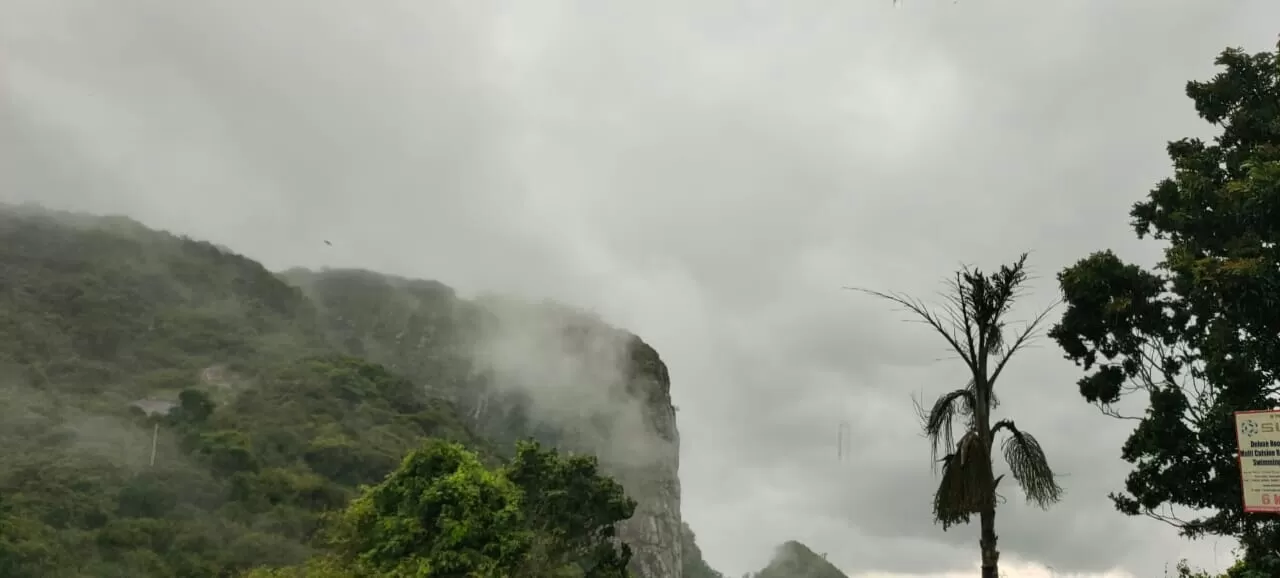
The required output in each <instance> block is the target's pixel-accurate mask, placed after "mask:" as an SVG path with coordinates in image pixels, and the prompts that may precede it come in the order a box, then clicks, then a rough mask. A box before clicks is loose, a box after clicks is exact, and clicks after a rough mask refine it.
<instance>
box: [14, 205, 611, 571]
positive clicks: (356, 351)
mask: <svg viewBox="0 0 1280 578" xmlns="http://www.w3.org/2000/svg"><path fill="white" fill-rule="evenodd" d="M286 279H288V280H290V281H291V282H286ZM0 285H3V288H4V290H3V291H0V443H3V444H4V446H5V459H4V460H0V576H5V577H6V578H8V577H12V578H23V577H28V576H30V577H40V578H64V577H65V578H73V577H74V578H79V577H95V578H97V577H108V578H109V577H121V578H125V577H128V578H141V577H174V578H177V577H183V578H187V577H191V578H199V577H202V576H204V577H214V576H234V575H237V574H238V573H241V572H243V571H247V570H249V569H251V568H254V567H264V566H269V567H291V566H296V565H298V564H310V565H311V568H310V570H309V571H308V572H307V575H309V576H322V575H324V574H323V572H329V573H330V575H333V576H341V575H344V574H343V572H348V571H349V570H350V567H349V565H347V566H343V565H337V562H340V561H344V560H346V559H344V558H342V557H341V556H343V555H347V554H349V553H350V552H351V551H352V550H350V549H347V550H343V549H340V548H339V549H333V548H331V547H330V546H332V544H330V543H328V542H324V541H317V539H318V538H319V537H320V536H321V535H322V534H323V532H322V530H323V529H325V528H334V527H340V526H334V525H333V524H332V523H327V522H326V520H328V519H330V518H331V517H332V516H333V515H334V513H336V512H344V516H345V518H344V519H346V520H348V521H352V520H359V519H360V518H359V516H357V515H356V514H355V513H357V512H368V511H370V510H367V509H365V510H362V509H360V508H361V507H362V506H361V504H369V503H372V502H373V501H376V496H379V495H385V493H386V492H387V491H389V490H388V489H387V488H388V487H389V486H388V484H392V485H394V484H396V483H401V484H402V485H403V484H410V483H428V484H429V483H434V482H433V480H435V481H439V480H436V478H434V477H432V475H433V474H432V472H431V471H430V470H429V469H428V470H422V471H418V472H417V473H415V474H413V475H409V474H406V473H405V470H404V468H405V467H410V466H411V465H413V464H416V463H418V462H416V461H414V460H415V458H412V457H411V458H409V459H407V460H406V459H405V456H406V454H408V453H409V452H411V451H412V450H414V449H415V448H420V447H422V444H423V441H424V440H429V439H430V440H447V441H454V442H459V443H461V444H463V445H464V446H465V447H466V448H468V449H467V451H466V452H464V453H465V459H463V458H459V459H463V461H464V462H465V463H466V464H472V463H473V462H474V464H472V465H466V467H463V466H459V468H457V470H458V471H460V470H466V471H467V472H469V473H468V474H467V475H469V476H471V478H469V479H470V480H472V481H475V482H476V484H480V482H485V483H488V482H492V487H493V488H495V491H498V490H501V492H499V493H500V494H503V495H506V494H511V495H512V496H515V498H514V501H512V504H514V506H513V507H517V508H518V516H517V518H518V524H517V525H518V529H517V530H513V532H514V533H513V534H511V535H505V534H504V536H506V537H505V538H504V539H507V540H511V539H514V537H518V536H527V538H526V539H525V540H526V542H527V547H528V553H529V554H531V555H526V556H523V557H521V558H520V560H521V563H524V564H531V565H537V567H538V568H556V571H559V570H558V569H559V568H563V567H564V566H566V565H569V564H571V563H573V564H586V565H588V566H590V567H591V568H594V569H596V570H595V571H596V573H595V574H581V575H590V576H613V575H617V574H610V573H609V572H615V571H616V569H617V568H618V566H619V564H623V565H625V561H626V558H627V556H628V554H627V553H626V552H625V551H615V550H613V549H612V548H609V549H607V550H606V549H601V548H600V547H599V546H600V544H602V543H604V542H608V541H609V540H610V539H611V538H612V534H611V532H612V531H613V530H612V526H611V525H610V526H609V527H608V528H607V529H606V528H603V527H602V526H601V525H599V524H596V525H590V524H587V521H590V520H597V519H606V518H607V519H609V520H617V519H622V518H626V517H628V516H630V514H631V510H630V509H629V507H630V506H627V504H628V503H629V502H627V501H625V500H624V499H622V494H621V488H620V486H618V485H617V484H616V483H614V482H613V481H612V480H610V479H609V478H607V477H604V476H602V475H600V474H599V472H597V470H596V465H595V462H594V460H593V459H590V458H586V457H574V458H568V459H565V458H561V457H558V456H557V455H556V454H554V453H552V452H548V451H544V450H541V449H538V447H537V446H523V448H524V449H521V450H520V451H518V452H515V451H512V449H511V448H512V447H513V446H512V444H511V442H512V441H514V440H515V439H519V438H521V437H524V436H527V435H530V434H531V433H536V432H534V431H533V429H534V428H530V427H529V426H528V424H526V423H521V422H519V420H512V421H513V424H512V425H511V427H510V428H508V429H507V430H505V431H504V432H503V433H504V434H505V436H506V437H505V438H504V439H501V440H497V442H490V441H488V440H486V439H483V438H482V437H481V436H480V435H479V434H478V433H477V432H476V431H475V430H474V428H473V427H472V425H471V423H470V422H469V421H468V419H467V416H465V415H464V412H463V411H461V409H460V406H459V403H461V402H462V401H465V400H466V395H468V394H469V393H471V392H473V391H475V390H476V389H478V388H479V387H480V386H482V385H483V380H484V379H485V376H484V374H483V372H479V371H476V369H475V367H473V366H472V365H471V364H470V363H469V361H468V359H467V358H466V355H465V349H466V347H467V345H468V343H469V342H470V341H469V340H473V339H475V337H476V335H477V332H478V331H480V330H481V329H483V326H484V322H485V320H484V312H483V310H482V308H480V307H478V306H474V305H472V304H469V303H468V302H465V301H463V300H460V299H456V298H455V297H454V296H453V293H452V291H450V290H449V289H448V288H447V287H444V286H443V285H439V284H437V283H433V282H422V281H407V280H397V279H391V278H384V277H381V276H378V275H374V274H370V273H364V272H351V271H336V272H325V273H308V272H301V271H291V272H289V273H288V274H287V275H283V276H277V275H274V274H272V273H271V272H269V271H267V270H266V269H264V268H263V267H262V266H261V265H260V264H258V263H256V262H254V261H252V260H249V259H246V258H244V257H241V256H239V255H235V254H233V253H231V252H229V251H226V250H224V249H221V248H219V247H216V246H213V245H211V244H208V243H203V242H197V241H193V240H190V239H186V238H180V237H175V236H173V235H169V234H167V233H161V232H157V231H153V230H150V229H147V228H145V227H143V226H142V225H139V224H138V223H136V222H133V221H130V220H128V219H123V218H99V217H85V216H81V215H74V214H66V213H55V212H51V211H46V210H43V209H37V208H27V207H22V208H15V207H0ZM517 409H518V408H517ZM509 415H510V412H509V411H508V412H507V413H504V414H503V416H502V417H503V418H506V417H508V416H509ZM438 443H442V442H438ZM153 444H154V445H153ZM433 447H455V446H449V445H447V444H446V445H439V446H433ZM472 452H474V453H472ZM501 454H506V457H507V458H509V459H510V460H511V461H508V462H506V463H507V465H506V466H501V464H503V463H504V461H503V457H504V456H503V455H501ZM412 455H417V456H419V457H421V456H422V455H424V454H421V453H419V454H412ZM459 455H463V454H459ZM153 460H154V463H153ZM460 463H462V462H460ZM500 466H501V469H495V468H499V467H500ZM398 467H400V468H401V469H400V470H397V468H398ZM392 472H397V473H396V474H395V475H393V476H392V477H391V478H387V476H388V475H389V474H392ZM384 480H388V481H384ZM476 484H471V485H464V486H462V488H463V489H465V490H466V491H468V492H469V491H472V490H476V489H477V488H481V487H485V486H483V484H481V485H476ZM363 485H372V486H371V487H372V488H374V489H372V490H369V493H364V494H361V490H360V488H361V486H363ZM539 485H540V486H539ZM535 486H537V487H539V488H542V489H547V491H548V496H549V497H546V498H545V499H540V500H527V499H523V498H521V496H524V495H525V490H527V489H530V488H534V487H535ZM406 487H407V486H406ZM504 488H505V489H504ZM379 491H382V492H383V494H379V493H378V492H379ZM539 491H541V490H539ZM512 492H514V493H512ZM557 492H559V493H557ZM566 492H567V493H566ZM495 495H496V494H495ZM357 496H363V497H361V498H360V499H359V500H357V501H356V502H352V499H353V498H356V497H357ZM556 496H559V497H556ZM555 500H559V501H555ZM620 500H621V501H620ZM570 506H572V507H570ZM375 513H376V512H375ZM601 516H603V517H604V518H601ZM469 519H471V518H469ZM473 521H474V519H473ZM570 522H572V523H573V524H574V526H573V528H574V529H575V531H574V532H569V531H566V530H564V527H565V526H564V524H565V523H570ZM499 528H500V526H495V527H494V528H493V530H494V531H497V529H499ZM584 528H589V529H590V532H587V531H586V530H583V529H584ZM343 543H344V544H346V545H347V546H348V547H355V546H352V545H353V544H358V541H357V540H356V539H355V537H352V536H348V540H347V541H346V542H343ZM410 549H411V550H413V552H414V553H412V554H406V555H405V557H404V560H403V561H402V562H404V563H408V564H412V563H414V562H413V561H414V560H416V559H417V558H415V556H418V557H426V558H424V559H429V558H430V556H433V555H435V554H431V553H430V552H433V551H432V550H430V549H429V548H428V549H426V550H416V549H413V548H410ZM436 553H437V554H438V553H439V552H436ZM533 554H536V555H533ZM384 561H385V560H384ZM344 563H345V562H344ZM370 563H372V562H370ZM397 563H400V562H397ZM435 563H436V562H433V564H435ZM378 568H380V569H385V567H384V566H379V567H378ZM529 568H530V571H533V570H532V568H533V566H530V567H529ZM606 570H607V571H606ZM527 575H531V576H533V575H536V574H527Z"/></svg>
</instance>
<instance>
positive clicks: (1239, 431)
mask: <svg viewBox="0 0 1280 578" xmlns="http://www.w3.org/2000/svg"><path fill="white" fill-rule="evenodd" d="M1236 447H1237V449H1238V450H1239V456H1240V458H1239V459H1240V487H1241V488H1242V489H1243V490H1244V511H1246V512H1271V513H1280V410H1273V409H1263V410H1254V411H1237V412H1236Z"/></svg>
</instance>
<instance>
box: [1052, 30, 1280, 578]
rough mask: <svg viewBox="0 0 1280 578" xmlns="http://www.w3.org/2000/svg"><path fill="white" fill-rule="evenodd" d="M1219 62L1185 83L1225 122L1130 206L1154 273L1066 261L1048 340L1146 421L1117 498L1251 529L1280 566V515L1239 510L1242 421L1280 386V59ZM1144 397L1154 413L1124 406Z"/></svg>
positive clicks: (1214, 525) (1229, 531)
mask: <svg viewBox="0 0 1280 578" xmlns="http://www.w3.org/2000/svg"><path fill="white" fill-rule="evenodd" d="M1216 63H1217V64H1218V65H1219V66H1220V67H1222V70H1221V71H1220V72H1219V73H1218V74H1217V75H1215V76H1214V77H1213V78H1212V79H1210V80H1208V81H1206V82H1194V81H1193V82H1188V83H1187V85H1186V94H1187V96H1188V97H1190V98H1191V99H1192V100H1193V101H1194V102H1195V108H1196V111H1197V112H1198V113H1199V115H1200V117H1201V118H1203V119H1204V120H1206V121H1208V122H1209V123H1211V124H1213V125H1214V126H1216V127H1219V128H1220V129H1221V134H1220V135H1218V136H1217V137H1216V138H1214V139H1213V142H1212V143H1206V142H1204V141H1202V140H1200V139H1197V138H1184V139H1181V140H1177V141H1174V142H1171V143H1169V145H1168V154H1169V158H1170V159H1171V160H1172V161H1173V176H1172V177H1170V178H1166V179H1164V180H1162V181H1160V182H1159V183H1158V184H1157V185H1156V186H1155V188H1154V189H1152V190H1151V192H1150V193H1149V194H1148V195H1147V198H1146V200H1143V201H1140V202H1138V203H1136V204H1135V205H1134V206H1133V209H1132V211H1131V212H1130V216H1131V217H1132V219H1133V221H1132V222H1133V229H1134V231H1135V232H1136V233H1137V235H1138V237H1139V238H1143V239H1145V238H1150V239H1153V240H1156V241H1159V242H1161V243H1163V244H1164V245H1165V247H1164V256H1163V259H1162V260H1161V261H1160V262H1159V263H1158V264H1157V265H1156V266H1155V267H1154V268H1151V269H1145V268H1143V267H1141V266H1138V265H1134V264H1130V263H1126V262H1124V261H1123V260H1121V259H1120V257H1118V256H1117V255H1116V254H1115V253H1113V252H1111V251H1109V250H1108V251H1102V252H1098V253H1094V254H1092V255H1090V256H1089V257H1087V258H1085V259H1083V260H1081V261H1079V262H1077V263H1076V264H1074V265H1072V266H1070V267H1067V268H1066V269H1065V270H1063V271H1062V272H1061V273H1060V274H1059V275H1058V280H1059V284H1060V285H1061V289H1062V293H1063V296H1064V298H1065V301H1066V303H1067V308H1066V310H1065V311H1064V313H1063V316H1062V319H1061V321H1060V322H1059V323H1058V324H1057V325H1056V326H1055V327H1054V328H1053V329H1052V330H1051V331H1050V336H1051V337H1052V338H1053V339H1054V340H1055V341H1057V343H1058V344H1059V345H1060V346H1061V347H1062V349H1063V351H1064V352H1065V353H1066V356H1067V358H1068V359H1071V360H1073V361H1074V362H1075V363H1076V364H1078V365H1080V366H1081V367H1082V368H1083V369H1084V370H1085V371H1086V375H1085V377H1083V378H1082V379H1080V381H1079V389H1080V394H1081V395H1082V396H1083V397H1084V398H1085V400H1087V401H1088V402H1089V403H1092V404H1095V405H1097V406H1098V407H1100V408H1101V409H1102V410H1103V411H1104V412H1105V413H1107V414H1108V415H1111V416H1114V417H1118V418H1124V419H1130V420H1133V422H1134V424H1135V428H1134V430H1133V432H1132V434H1131V435H1130V436H1129V439H1128V440H1127V441H1126V442H1125V444H1124V446H1123V449H1122V456H1123V457H1124V459H1125V460H1127V461H1128V462H1130V463H1132V464H1133V471H1132V472H1130V474H1129V475H1128V477H1127V479H1126V481H1125V491H1124V492H1120V493H1115V494H1112V496H1111V498H1112V500H1113V501H1114V502H1115V505H1116V507H1117V509H1119V510H1120V511H1121V512H1124V513H1125V514H1129V515H1145V516H1150V517H1152V518H1155V519H1157V520H1160V521H1162V522H1166V523H1168V524H1171V525H1173V526H1175V527H1177V528H1178V529H1179V530H1180V531H1181V532H1182V533H1183V534H1184V535H1186V536H1188V537H1196V536H1201V535H1205V534H1213V535H1225V536H1235V537H1238V538H1240V539H1241V540H1242V542H1243V544H1244V546H1245V548H1246V560H1247V562H1248V563H1249V564H1250V565H1257V564H1265V566H1257V567H1258V568H1259V569H1265V570H1266V572H1267V575H1280V559H1277V558H1276V555H1275V554H1276V552H1277V550H1278V549H1280V523H1277V521H1276V520H1275V518H1274V517H1272V516H1263V515H1249V514H1245V513H1244V512H1243V511H1242V508H1241V500H1242V496H1241V488H1240V478H1239V475H1240V472H1239V467H1238V465H1237V461H1236V456H1235V453H1234V452H1235V445H1236V440H1235V430H1234V425H1233V419H1232V413H1233V412H1234V411H1237V410H1246V409H1266V408H1274V407H1277V396H1278V395H1280V385H1278V384H1277V380H1278V379H1280V247H1278V246H1277V242H1278V241H1280V58H1277V53H1273V52H1263V53H1259V54H1252V55H1251V54H1246V53H1245V52H1243V51H1242V50H1239V49H1228V50H1226V51H1224V52H1222V53H1221V55H1220V56H1219V57H1218V58H1217V60H1216ZM1131 395H1139V396H1145V397H1146V400H1145V401H1146V403H1147V409H1146V411H1145V412H1144V413H1142V414H1139V415H1125V414H1123V413H1122V412H1121V410H1120V409H1119V408H1118V406H1117V403H1118V402H1120V401H1121V399H1122V398H1125V397H1127V396H1131ZM1191 510H1198V511H1199V512H1200V513H1197V514H1194V515H1191V514H1188V513H1187V512H1189V511H1191Z"/></svg>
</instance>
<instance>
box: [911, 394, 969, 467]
mask: <svg viewBox="0 0 1280 578" xmlns="http://www.w3.org/2000/svg"><path fill="white" fill-rule="evenodd" d="M975 403H976V398H975V397H974V393H973V388H972V382H970V387H965V388H963V389H957V390H955V391H953V392H951V393H948V394H945V395H943V396H941V397H939V398H938V399H937V401H934V402H933V409H931V410H929V412H928V413H927V414H925V415H923V416H922V417H923V418H924V419H923V421H924V434H925V436H927V437H928V438H929V443H930V445H931V450H930V451H931V452H932V453H931V456H932V459H933V462H934V468H935V469H936V468H937V465H938V463H939V460H938V456H939V455H946V454H949V453H951V452H952V450H953V448H954V447H955V431H954V429H953V428H952V424H953V422H954V421H955V418H956V416H960V417H963V418H967V417H970V416H972V415H973V408H974V405H975ZM922 409H923V408H922ZM969 429H972V428H969Z"/></svg>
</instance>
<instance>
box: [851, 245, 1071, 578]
mask: <svg viewBox="0 0 1280 578" xmlns="http://www.w3.org/2000/svg"><path fill="white" fill-rule="evenodd" d="M1026 261H1027V255H1026V254H1025V253H1024V254H1022V256H1021V257H1019V258H1018V260H1017V261H1016V262H1014V263H1013V264H1012V265H1004V266H1002V267H1000V270H999V271H996V272H994V273H984V272H982V271H980V270H978V269H975V268H972V267H964V268H962V269H961V270H960V271H959V272H957V273H956V276H955V280H954V281H950V282H948V287H947V293H946V300H945V302H944V303H943V305H942V306H941V307H939V308H937V309H936V310H935V309H931V308H930V307H928V306H927V305H925V303H924V302H922V301H920V300H918V299H914V298H911V297H908V296H905V295H902V294H899V293H882V292H879V291H871V290H868V289H860V288H856V287H848V289H852V290H855V291H860V292H862V293H866V294H868V295H873V296H875V297H879V298H882V299H887V300H889V301H892V302H894V303H896V304H898V305H900V306H902V307H904V308H906V310H907V311H909V312H910V313H912V314H913V315H915V316H916V317H918V318H919V319H920V320H921V321H923V322H925V323H926V324H928V325H929V326H930V327H931V328H933V330H934V331H936V332H937V333H938V334H939V335H941V336H942V337H943V339H945V340H946V341H947V345H948V346H949V348H950V349H951V350H952V351H954V352H955V353H956V354H957V355H959V356H960V359H961V360H962V361H964V364H965V366H966V368H967V369H968V371H967V375H966V379H965V381H967V382H968V383H967V385H965V386H964V387H961V388H960V389H957V390H955V391H952V392H950V393H946V394H943V395H942V396H940V397H939V398H938V399H937V401H935V402H934V403H933V406H932V407H931V408H929V409H927V410H926V409H925V408H924V407H923V406H922V405H921V404H920V402H919V401H918V400H917V402H916V407H917V409H918V410H919V412H920V416H921V421H922V422H923V425H924V433H925V435H926V436H927V437H928V438H929V440H930V443H931V445H932V452H933V460H934V466H935V472H936V471H937V470H938V469H940V470H941V477H940V480H939V483H938V491H937V493H936V494H934V497H933V516H934V521H935V522H937V523H940V524H942V529H943V530H944V531H945V530H946V529H947V528H949V527H950V526H952V525H955V524H961V523H968V522H969V518H970V516H972V515H973V514H977V515H978V518H979V522H980V526H981V529H982V530H981V531H982V535H981V540H980V541H979V544H980V546H981V548H982V577H983V578H997V576H999V561H1000V552H999V551H998V550H997V549H996V532H995V519H996V502H997V498H998V494H997V493H996V489H997V486H999V484H1000V480H1002V479H1004V474H1001V475H999V476H997V475H995V471H994V467H993V464H992V457H993V449H994V447H995V441H996V439H998V438H1001V437H1003V439H1004V441H1003V442H1002V443H1001V446H1000V449H1001V450H1002V452H1003V453H1004V458H1005V461H1006V462H1008V465H1009V473H1010V474H1011V475H1012V476H1013V479H1014V480H1016V481H1017V482H1018V484H1019V485H1020V486H1021V487H1022V491H1023V492H1024V493H1025V494H1026V497H1027V501H1028V502H1029V503H1033V504H1035V505H1037V506H1039V507H1041V508H1048V507H1049V506H1050V505H1052V504H1054V503H1056V502H1057V501H1058V500H1060V499H1061V498H1062V487H1061V486H1059V485H1058V482H1057V480H1056V479H1055V477H1054V473H1053V470H1052V469H1051V468H1050V467H1049V462H1048V460H1047V459H1046V458H1045V455H1044V450H1043V449H1041V448H1040V444H1039V442H1037V441H1036V439H1035V438H1034V437H1032V436H1031V434H1028V433H1026V432H1024V431H1022V430H1020V429H1018V427H1017V426H1016V425H1014V423H1013V420H1010V419H1001V420H999V421H994V420H993V419H992V412H993V411H994V410H995V409H996V407H997V406H998V405H999V401H998V400H997V398H996V395H995V392H994V388H995V384H996V380H997V379H998V378H999V377H1000V374H1001V373H1002V372H1003V371H1004V368H1005V366H1006V365H1007V364H1008V363H1009V360H1010V359H1011V358H1012V357H1013V355H1014V354H1015V353H1017V352H1018V351H1020V350H1022V348H1023V347H1025V346H1026V345H1027V344H1028V343H1029V342H1030V341H1031V339H1032V337H1033V336H1034V334H1035V333H1036V330H1037V329H1038V328H1039V326H1040V323H1041V322H1042V321H1044V318H1045V316H1046V315H1048V313H1049V311H1050V309H1052V307H1050V308H1049V309H1045V310H1044V311H1043V312H1041V313H1040V314H1039V315H1038V316H1036V317H1035V318H1034V319H1032V320H1031V321H1030V322H1028V323H1025V324H1024V325H1022V327H1020V328H1018V329H1016V330H1015V331H1012V332H1010V334H1009V335H1011V336H1012V337H1013V338H1012V339H1008V337H1009V335H1006V330H1007V329H1009V322H1008V321H1007V320H1006V318H1005V317H1006V315H1007V314H1008V313H1009V310H1010V308H1011V307H1012V306H1013V303H1014V302H1015V301H1016V300H1017V299H1018V298H1019V297H1021V295H1022V289H1023V285H1024V283H1025V282H1026V281H1027V272H1026ZM957 419H959V420H960V422H961V423H962V424H963V428H961V429H960V432H962V433H961V435H960V436H959V437H958V438H957V437H956V433H957V431H956V429H954V427H953V426H954V425H955V421H956V420H957Z"/></svg>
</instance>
